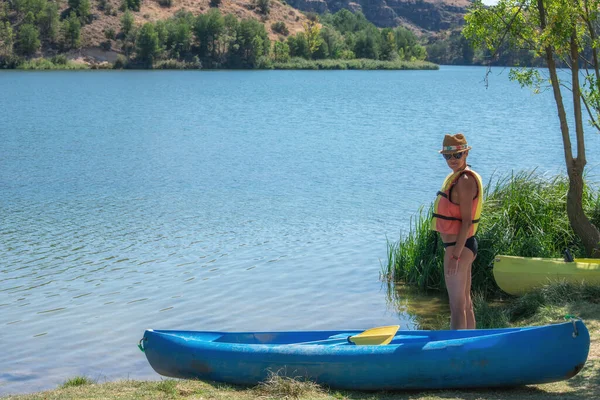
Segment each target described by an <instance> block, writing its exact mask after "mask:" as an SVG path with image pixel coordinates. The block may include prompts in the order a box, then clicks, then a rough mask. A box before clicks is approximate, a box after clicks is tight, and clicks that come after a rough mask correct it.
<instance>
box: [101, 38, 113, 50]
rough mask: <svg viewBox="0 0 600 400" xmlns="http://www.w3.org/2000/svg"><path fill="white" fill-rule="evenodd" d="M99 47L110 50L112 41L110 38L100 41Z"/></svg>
mask: <svg viewBox="0 0 600 400" xmlns="http://www.w3.org/2000/svg"><path fill="white" fill-rule="evenodd" d="M100 48H101V49H102V50H104V51H110V49H111V48H112V43H111V41H110V40H106V41H104V42H101V43H100Z"/></svg>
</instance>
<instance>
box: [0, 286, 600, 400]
mask: <svg viewBox="0 0 600 400" xmlns="http://www.w3.org/2000/svg"><path fill="white" fill-rule="evenodd" d="M598 290H600V288H599V289H598ZM565 297H570V296H565ZM524 300H526V299H524V298H516V299H513V301H514V302H522V301H524ZM548 300H549V301H553V299H552V298H549V299H548ZM554 300H559V299H554ZM481 305H483V306H484V307H481V308H480V309H482V310H483V309H485V310H484V311H483V312H485V313H488V312H490V309H491V308H494V307H496V308H497V309H496V311H495V312H501V311H502V309H503V308H505V307H508V305H507V304H504V305H490V304H488V303H485V304H481ZM486 305H487V306H489V307H487V308H486V307H485V306H486ZM567 314H571V315H573V314H575V315H577V316H578V318H581V319H582V320H583V322H584V323H585V324H586V327H587V328H588V330H589V333H590V351H589V355H588V359H587V361H586V363H585V366H584V367H583V369H582V371H581V372H579V373H578V374H577V375H575V376H574V377H572V378H570V379H568V380H563V381H559V382H554V383H546V384H538V385H526V386H521V387H515V388H491V389H466V390H423V391H397V392H388V391H380V392H359V391H345V390H333V389H328V388H324V387H321V386H318V385H316V384H313V383H310V382H300V381H295V380H290V379H283V378H280V377H273V378H272V379H270V380H268V381H267V382H265V383H263V384H259V385H258V386H254V387H242V386H235V385H229V384H225V383H217V382H209V381H195V380H175V379H168V378H165V377H160V376H159V375H157V378H158V379H160V380H129V379H126V378H124V379H122V380H117V381H111V382H105V383H96V382H95V381H94V380H92V379H90V378H87V377H73V378H70V379H67V380H66V381H65V383H64V384H63V385H62V386H60V387H58V388H56V389H54V390H48V391H42V392H34V393H23V394H12V395H3V396H0V398H1V399H7V400H8V399H10V400H41V399H48V400H52V399H61V400H71V399H72V400H75V399H94V400H99V399H106V398H111V399H147V398H170V399H232V400H249V399H259V398H261V399H265V398H273V399H275V398H277V399H280V398H295V399H299V400H308V399H365V400H367V399H369V400H375V399H381V400H384V399H386V400H387V399H411V400H452V399H456V400H458V399H469V400H475V399H479V400H484V399H490V400H492V399H494V400H496V399H508V400H518V399H522V398H527V399H531V400H542V399H547V398H550V397H556V396H559V397H560V399H565V400H570V399H573V400H575V399H581V398H597V397H598V396H600V380H598V379H597V377H598V376H599V374H600V304H599V303H598V301H593V302H590V301H587V300H585V299H583V300H581V299H580V300H575V301H571V302H564V301H563V302H562V303H561V304H546V305H545V306H544V307H541V308H540V309H539V310H538V311H537V312H536V313H535V314H534V315H533V316H531V317H529V318H526V319H521V320H519V321H515V322H514V323H512V324H511V326H528V325H546V324H551V323H559V322H564V318H565V315H567ZM482 316H483V315H482ZM478 317H480V316H478Z"/></svg>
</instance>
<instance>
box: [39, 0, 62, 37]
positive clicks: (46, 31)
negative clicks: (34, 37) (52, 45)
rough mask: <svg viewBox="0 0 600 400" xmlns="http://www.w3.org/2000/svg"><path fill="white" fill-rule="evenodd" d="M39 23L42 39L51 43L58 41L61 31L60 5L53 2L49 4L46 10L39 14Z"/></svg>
mask: <svg viewBox="0 0 600 400" xmlns="http://www.w3.org/2000/svg"><path fill="white" fill-rule="evenodd" d="M37 21H38V22H37V23H38V26H39V28H40V33H41V35H42V37H43V38H47V39H48V40H50V41H51V42H54V41H56V39H57V37H58V32H59V30H60V18H59V15H58V5H57V4H56V3H54V2H51V1H49V2H47V3H46V5H45V7H44V9H43V10H42V11H40V12H39V13H38V16H37Z"/></svg>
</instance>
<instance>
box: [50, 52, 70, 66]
mask: <svg viewBox="0 0 600 400" xmlns="http://www.w3.org/2000/svg"><path fill="white" fill-rule="evenodd" d="M50 61H52V63H53V64H56V65H67V56H65V55H64V54H57V55H55V56H54V57H52V58H51V59H50Z"/></svg>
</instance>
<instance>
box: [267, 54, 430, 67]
mask: <svg viewBox="0 0 600 400" xmlns="http://www.w3.org/2000/svg"><path fill="white" fill-rule="evenodd" d="M273 68H275V69H312V70H320V69H322V70H338V69H342V70H344V69H356V70H377V69H379V70H402V69H423V70H425V69H430V70H431V69H437V68H439V67H438V66H437V65H435V64H431V63H427V62H419V61H416V62H411V61H400V60H396V61H379V60H368V59H358V58H355V59H339V60H331V59H328V60H306V59H304V58H300V57H295V58H292V59H290V61H289V62H285V63H274V64H273Z"/></svg>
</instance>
